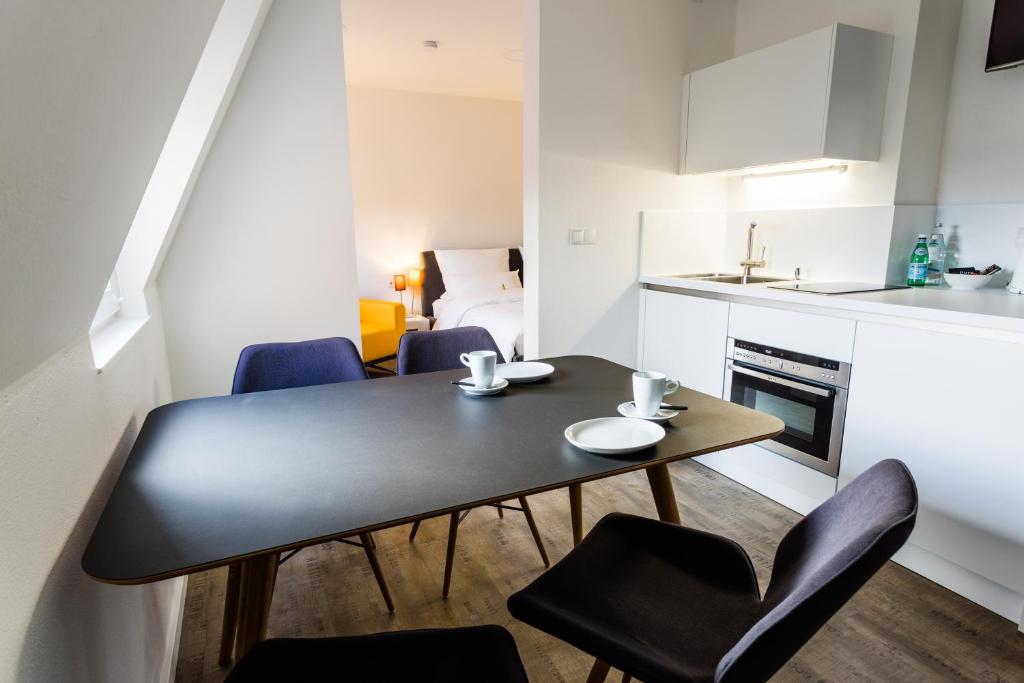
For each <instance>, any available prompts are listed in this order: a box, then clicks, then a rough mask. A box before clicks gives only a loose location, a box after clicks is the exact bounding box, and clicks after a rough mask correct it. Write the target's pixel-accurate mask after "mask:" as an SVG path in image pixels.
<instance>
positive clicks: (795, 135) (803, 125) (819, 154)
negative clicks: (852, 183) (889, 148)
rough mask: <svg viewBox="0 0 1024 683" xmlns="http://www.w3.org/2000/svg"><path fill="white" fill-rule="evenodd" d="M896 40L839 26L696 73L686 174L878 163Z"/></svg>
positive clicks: (686, 125)
mask: <svg viewBox="0 0 1024 683" xmlns="http://www.w3.org/2000/svg"><path fill="white" fill-rule="evenodd" d="M891 61H892V36H890V35H887V34H884V33H878V32H876V31H869V30H866V29H862V28H857V27H854V26H847V25H845V24H833V25H832V26H828V27H826V28H823V29H820V30H818V31H815V32H813V33H808V34H806V35H803V36H800V37H799V38H794V39H792V40H788V41H786V42H784V43H780V44H778V45H773V46H772V47H767V48H764V49H763V50H758V51H757V52H751V53H749V54H746V55H743V56H742V57H737V58H735V59H730V60H729V61H727V62H722V63H720V64H716V65H714V66H710V67H708V68H706V69H701V70H700V71H695V72H693V73H692V74H689V75H688V76H687V77H686V78H685V81H684V86H683V112H684V114H683V127H682V130H683V135H682V146H681V150H680V153H681V156H680V166H681V169H680V172H681V173H684V174H692V173H709V172H714V171H726V170H734V169H741V168H748V167H752V166H765V165H771V164H783V163H789V162H796V161H808V160H815V159H841V160H850V161H854V160H856V161H877V160H878V157H879V148H880V145H881V139H882V117H883V115H884V113H885V95H886V90H887V88H888V83H889V68H890V64H891Z"/></svg>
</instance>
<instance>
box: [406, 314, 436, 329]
mask: <svg viewBox="0 0 1024 683" xmlns="http://www.w3.org/2000/svg"><path fill="white" fill-rule="evenodd" d="M405 331H406V332H429V331H430V319H429V318H425V317H423V316H422V315H418V314H415V313H414V314H413V315H407V316H405Z"/></svg>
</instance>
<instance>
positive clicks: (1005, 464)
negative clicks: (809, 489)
mask: <svg viewBox="0 0 1024 683" xmlns="http://www.w3.org/2000/svg"><path fill="white" fill-rule="evenodd" d="M1022 386H1024V344H1014V343H1010V342H1006V341H996V340H991V339H983V338H978V337H970V336H961V335H954V334H944V333H939V332H935V331H931V330H920V329H910V328H903V327H895V326H889V325H880V324H876V323H866V322H861V323H859V324H858V325H857V343H856V346H855V347H854V355H853V373H852V376H851V382H850V398H849V402H848V405H847V413H846V415H847V417H846V431H845V437H844V440H843V454H842V460H841V462H840V470H839V483H840V485H841V486H842V485H845V484H847V483H849V481H850V480H851V479H852V478H853V477H855V476H856V475H858V474H860V473H861V472H863V471H864V470H865V469H867V468H868V467H870V466H871V465H872V464H874V463H876V462H878V461H879V460H882V459H884V458H898V459H899V460H902V461H903V462H904V463H906V465H907V467H908V468H910V471H911V473H912V474H913V475H914V479H915V480H916V481H917V487H918V493H919V496H920V508H919V513H918V519H917V526H916V528H915V530H914V534H913V536H912V537H911V542H912V543H913V545H915V546H918V547H920V548H923V549H924V550H927V551H928V552H929V553H931V554H933V555H935V556H938V557H940V558H944V559H945V560H948V561H950V562H952V563H953V564H955V565H959V566H960V567H964V568H967V569H968V570H970V572H973V573H974V574H978V575H981V576H983V577H986V578H987V579H989V580H991V581H993V582H995V583H997V584H999V585H1001V586H1004V587H1006V588H1009V589H1011V590H1012V591H1015V592H1016V593H1018V594H1021V593H1024V571H1022V567H1024V445H1022V444H1024V436H1022V434H1024V432H1022V430H1021V427H1020V425H1021V420H1022V418H1024V409H1022V402H1021V400H1020V391H1021V387H1022ZM908 552H909V550H908ZM903 554H904V555H906V554H908V553H903ZM908 566H910V567H911V568H912V569H915V570H917V571H921V572H922V573H924V574H925V575H929V573H930V574H931V578H933V579H934V580H936V581H939V582H940V583H943V585H949V584H947V581H946V580H945V579H944V578H943V575H944V573H943V572H935V571H931V572H929V570H928V567H927V566H915V565H914V564H913V563H909V564H908ZM948 575H949V574H948V572H945V576H948ZM950 587H952V588H954V590H956V589H957V587H956V586H955V585H950ZM968 597H972V599H978V600H979V601H982V602H983V604H984V600H982V599H981V598H979V597H977V596H971V595H968ZM986 606H988V607H990V609H996V610H997V611H999V610H998V609H997V608H998V605H992V604H988V605H986ZM1012 609H1013V608H1012V607H1011V608H1010V611H1012ZM1015 609H1016V610H1017V614H1013V615H1012V616H1011V618H1013V619H1017V618H1018V616H1019V609H1020V608H1019V606H1017V607H1016V608H1015ZM1006 616H1010V615H1006Z"/></svg>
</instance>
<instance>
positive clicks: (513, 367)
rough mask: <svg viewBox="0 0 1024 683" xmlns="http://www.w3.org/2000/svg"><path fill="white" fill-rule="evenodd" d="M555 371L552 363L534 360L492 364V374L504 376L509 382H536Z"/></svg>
mask: <svg viewBox="0 0 1024 683" xmlns="http://www.w3.org/2000/svg"><path fill="white" fill-rule="evenodd" d="M554 371H555V368H554V366H553V365H549V364H547V363H538V362H536V361H516V362H515V363H500V364H498V365H495V366H494V376H495V377H504V378H505V379H507V380H508V381H509V382H513V383H518V382H536V381H537V380H541V379H544V378H545V377H547V376H548V375H550V374H551V373H553V372H554Z"/></svg>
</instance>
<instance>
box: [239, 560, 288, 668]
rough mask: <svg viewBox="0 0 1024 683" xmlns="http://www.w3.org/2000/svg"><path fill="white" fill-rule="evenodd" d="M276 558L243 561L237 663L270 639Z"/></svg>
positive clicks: (240, 584)
mask: <svg viewBox="0 0 1024 683" xmlns="http://www.w3.org/2000/svg"><path fill="white" fill-rule="evenodd" d="M277 559H278V557H277V554H276V553H274V554H271V555H263V556H261V557H254V558H252V559H249V560H243V561H242V563H241V565H242V573H241V581H240V583H239V587H238V630H237V632H236V633H235V661H236V662H237V661H239V660H241V659H242V657H244V656H245V654H246V653H247V652H249V650H251V649H252V648H253V646H255V645H256V643H258V642H259V641H261V640H263V639H264V638H266V637H267V623H268V621H269V619H270V601H271V600H272V599H273V597H274V581H275V580H276V579H277Z"/></svg>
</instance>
